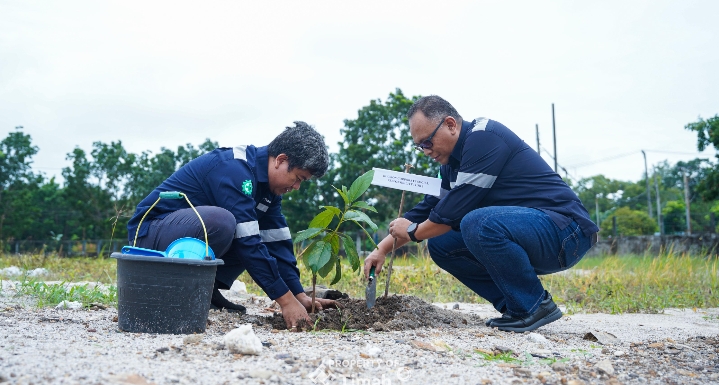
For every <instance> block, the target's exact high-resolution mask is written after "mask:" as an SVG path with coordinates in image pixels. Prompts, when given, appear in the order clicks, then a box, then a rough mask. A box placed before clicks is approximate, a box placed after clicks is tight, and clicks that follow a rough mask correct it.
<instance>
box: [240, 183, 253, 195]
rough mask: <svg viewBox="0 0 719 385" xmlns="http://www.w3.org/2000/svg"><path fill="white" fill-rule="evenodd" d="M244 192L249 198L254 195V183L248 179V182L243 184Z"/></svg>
mask: <svg viewBox="0 0 719 385" xmlns="http://www.w3.org/2000/svg"><path fill="white" fill-rule="evenodd" d="M242 192H243V193H244V194H245V195H248V196H249V195H252V181H251V180H249V179H248V180H246V181H244V182H242Z"/></svg>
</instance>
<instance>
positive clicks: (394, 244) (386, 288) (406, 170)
mask: <svg viewBox="0 0 719 385" xmlns="http://www.w3.org/2000/svg"><path fill="white" fill-rule="evenodd" d="M410 168H412V165H411V164H409V163H405V165H404V173H405V174H407V173H409V169H410ZM404 193H405V191H404V190H402V199H400V201H399V212H398V213H397V218H402V206H404ZM396 248H397V238H395V239H394V242H392V255H391V256H390V257H389V265H387V281H386V282H385V285H384V296H385V298H386V297H387V294H388V293H389V280H390V278H391V277H392V263H393V262H394V249H396Z"/></svg>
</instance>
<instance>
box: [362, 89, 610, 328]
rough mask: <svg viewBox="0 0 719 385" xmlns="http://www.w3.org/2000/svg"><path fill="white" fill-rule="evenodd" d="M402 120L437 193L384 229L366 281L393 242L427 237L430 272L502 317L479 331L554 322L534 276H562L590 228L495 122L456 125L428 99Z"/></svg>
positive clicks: (558, 183)
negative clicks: (438, 271) (435, 269)
mask: <svg viewBox="0 0 719 385" xmlns="http://www.w3.org/2000/svg"><path fill="white" fill-rule="evenodd" d="M407 117H408V118H409V129H410V134H411V135H412V139H413V141H414V145H415V147H416V148H417V149H418V150H419V151H423V152H424V154H425V155H427V156H429V157H431V158H432V159H434V160H435V161H437V162H439V163H440V164H441V165H442V166H441V168H440V176H441V178H442V190H441V193H440V196H438V197H435V196H430V195H428V196H426V197H425V199H424V201H422V202H421V203H419V204H418V205H417V206H415V208H414V209H412V210H411V211H409V212H407V213H406V214H405V216H404V218H400V219H396V220H394V221H393V222H392V223H390V227H389V230H390V235H388V236H387V237H386V238H385V239H384V240H382V242H380V244H379V245H378V249H377V250H375V251H374V252H372V253H371V254H370V255H369V256H368V257H367V259H366V260H365V266H364V268H365V275H367V274H368V272H369V270H370V268H371V267H372V266H376V267H377V270H378V271H379V270H380V269H381V267H382V265H383V264H384V261H385V256H386V255H387V253H389V252H390V251H392V243H393V237H394V238H396V239H397V246H398V247H399V246H402V245H404V244H406V243H407V242H409V241H410V240H411V241H415V242H419V241H421V240H424V239H427V240H428V249H429V254H430V256H431V257H432V259H433V260H434V261H435V263H437V265H439V267H441V268H442V269H444V270H446V271H447V272H448V273H450V274H452V275H453V276H455V277H456V278H457V279H459V280H460V281H461V282H462V283H464V284H465V285H467V287H469V288H470V289H472V290H473V291H474V292H475V293H477V294H478V295H480V296H481V297H482V298H484V299H486V300H487V301H489V302H490V303H492V305H494V308H495V309H497V311H499V312H500V313H502V317H500V318H493V319H490V320H488V321H487V322H486V324H487V326H491V327H496V328H498V329H500V330H504V331H515V332H524V331H529V330H534V329H536V328H538V327H540V326H543V325H546V324H548V323H550V322H554V321H556V320H558V319H559V318H560V317H561V316H562V312H561V311H560V310H559V309H558V308H557V306H556V304H555V303H554V301H553V300H552V296H551V295H550V294H549V293H548V292H547V291H545V290H544V288H543V287H542V283H541V282H540V281H539V278H538V277H537V276H538V275H541V274H550V273H555V272H558V271H562V270H566V269H569V268H570V267H572V266H573V265H574V264H576V263H577V262H579V260H580V259H581V258H582V257H583V256H584V254H585V253H586V252H587V250H589V248H591V247H592V245H594V243H595V242H596V239H597V238H596V233H597V231H598V230H599V229H598V228H597V226H596V225H595V224H594V223H593V222H592V221H591V220H590V219H589V213H588V212H587V210H586V209H585V208H584V206H583V205H582V203H581V202H580V201H579V198H577V195H576V194H575V193H574V192H573V191H572V190H571V189H570V188H569V186H567V184H566V183H564V181H563V180H562V178H560V177H559V175H557V173H555V172H554V171H552V169H551V168H550V167H549V165H547V163H546V162H545V161H544V160H543V159H542V158H541V157H540V156H539V154H537V152H535V151H534V150H532V149H531V148H530V147H529V146H528V145H527V144H526V143H524V142H523V141H522V140H521V139H520V138H519V137H517V135H515V134H514V133H513V132H512V131H510V130H509V129H508V128H507V127H505V126H503V125H502V124H501V123H499V122H496V121H494V120H490V119H486V118H477V119H474V120H471V121H465V120H464V119H462V117H461V116H460V115H459V113H457V110H455V108H454V107H453V106H452V105H451V104H450V103H448V102H447V101H446V100H444V99H442V98H440V97H439V96H435V95H432V96H427V97H423V98H421V99H419V100H418V101H417V102H415V103H414V104H413V105H412V107H411V108H410V109H409V111H408V113H407ZM453 230H454V231H453Z"/></svg>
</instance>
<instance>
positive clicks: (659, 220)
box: [654, 169, 664, 235]
mask: <svg viewBox="0 0 719 385" xmlns="http://www.w3.org/2000/svg"><path fill="white" fill-rule="evenodd" d="M654 190H655V191H656V194H657V224H658V225H659V235H664V223H662V205H661V202H660V200H659V182H657V170H656V169H655V170H654Z"/></svg>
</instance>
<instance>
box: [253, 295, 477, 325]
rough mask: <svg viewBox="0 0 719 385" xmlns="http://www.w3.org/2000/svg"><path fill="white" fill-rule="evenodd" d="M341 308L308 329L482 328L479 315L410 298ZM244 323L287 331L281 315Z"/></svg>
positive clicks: (354, 302)
mask: <svg viewBox="0 0 719 385" xmlns="http://www.w3.org/2000/svg"><path fill="white" fill-rule="evenodd" d="M337 302H338V303H339V304H340V305H341V306H342V308H341V309H327V310H323V311H321V312H319V313H317V314H310V318H311V319H312V325H309V326H305V327H304V329H305V330H308V329H309V330H311V329H313V328H314V330H327V329H330V330H345V331H346V330H367V329H370V328H371V329H374V330H378V331H379V330H407V329H417V328H421V327H434V328H440V327H454V328H461V327H476V326H480V325H483V320H482V319H481V318H480V317H478V316H473V315H468V314H462V313H460V312H456V311H452V310H446V309H440V308H438V307H436V306H433V305H431V304H429V303H427V302H424V301H423V300H421V299H419V298H417V297H414V296H409V295H393V296H389V297H387V298H385V297H379V298H377V302H376V303H375V305H374V307H372V309H367V302H366V301H365V300H360V299H353V298H346V299H340V300H338V301H337ZM242 318H243V320H244V321H245V322H249V323H253V324H255V325H258V326H271V327H272V328H273V329H278V330H282V329H286V328H287V327H286V326H285V321H284V319H283V318H282V314H279V313H275V314H274V315H272V316H269V317H263V316H247V315H246V316H243V317H242Z"/></svg>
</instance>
